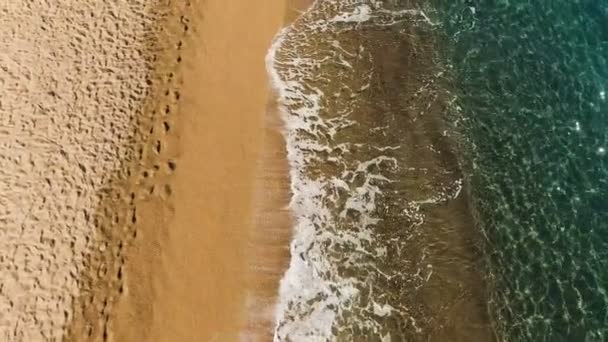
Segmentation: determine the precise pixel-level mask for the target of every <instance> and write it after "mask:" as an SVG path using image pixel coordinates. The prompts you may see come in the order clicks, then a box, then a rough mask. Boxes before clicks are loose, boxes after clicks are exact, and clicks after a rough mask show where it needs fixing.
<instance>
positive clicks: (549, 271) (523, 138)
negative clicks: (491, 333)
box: [436, 0, 608, 341]
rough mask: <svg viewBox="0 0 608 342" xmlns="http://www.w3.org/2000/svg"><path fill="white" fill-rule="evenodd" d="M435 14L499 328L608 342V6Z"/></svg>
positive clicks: (460, 1)
mask: <svg viewBox="0 0 608 342" xmlns="http://www.w3.org/2000/svg"><path fill="white" fill-rule="evenodd" d="M436 8H437V9H438V10H439V13H438V16H437V18H438V19H437V20H438V27H439V28H438V30H439V31H440V32H442V34H444V35H445V37H446V41H445V48H446V50H445V51H444V53H445V56H444V57H445V59H444V63H445V64H446V65H449V66H451V69H450V72H449V74H450V77H451V80H452V83H453V88H454V89H453V92H454V95H455V98H456V101H455V102H454V103H453V106H452V111H451V115H452V119H453V120H454V123H455V124H456V125H457V127H458V129H459V130H460V132H462V136H463V142H464V143H463V147H464V151H466V156H465V158H464V160H465V161H466V163H465V164H466V165H468V167H467V169H468V173H469V175H470V183H471V189H472V190H471V191H472V198H473V200H472V201H473V207H474V210H475V211H476V215H477V219H478V223H479V227H480V228H481V229H482V231H483V232H484V234H485V235H486V237H487V244H486V248H485V250H486V252H487V253H486V254H487V257H488V261H489V266H490V267H489V269H490V273H491V274H490V275H489V276H488V277H489V279H488V283H489V291H490V312H491V314H492V315H493V320H494V321H495V324H496V329H497V330H498V331H499V334H500V336H502V338H504V339H505V340H508V341H604V340H608V293H607V292H608V153H607V152H606V150H608V1H606V0H602V1H592V0H585V1H583V0H581V1H575V0H555V1H549V0H547V1H542V0H536V1H524V0H502V1H465V0H453V1H449V2H444V3H443V4H439V5H436Z"/></svg>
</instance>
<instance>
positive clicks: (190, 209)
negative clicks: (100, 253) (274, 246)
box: [110, 0, 290, 342]
mask: <svg viewBox="0 0 608 342" xmlns="http://www.w3.org/2000/svg"><path fill="white" fill-rule="evenodd" d="M285 11H286V8H285V3H284V2H283V1H274V2H270V1H269V2H252V1H224V0H206V1H192V2H191V5H190V6H189V7H187V8H185V9H184V12H183V13H182V15H183V17H184V20H186V21H187V22H188V24H189V27H190V29H189V30H188V32H187V34H186V36H185V37H184V40H183V44H182V46H181V50H180V51H181V54H180V56H181V58H182V62H181V64H180V67H179V68H178V69H177V72H176V74H175V77H174V78H175V79H176V83H175V87H176V88H175V89H178V90H179V93H180V94H181V97H180V100H179V105H178V106H176V107H172V108H171V110H172V113H174V114H173V115H174V116H175V117H176V119H175V125H174V126H172V127H174V128H175V136H174V138H172V139H173V140H174V143H172V144H169V145H170V146H169V147H170V148H171V149H174V150H173V152H171V153H172V156H173V157H174V158H175V161H176V163H177V164H176V165H177V168H176V170H175V172H174V174H173V176H172V177H171V178H170V179H169V184H170V186H171V189H172V195H171V196H170V198H168V200H167V201H150V200H148V201H144V202H142V203H141V204H138V205H137V209H138V217H139V219H138V223H137V226H140V227H141V230H140V231H141V232H142V233H141V234H140V235H138V238H137V239H136V240H135V241H134V244H133V247H132V249H131V250H130V252H129V253H128V255H127V256H126V257H125V262H126V263H125V270H126V271H125V274H126V279H127V281H126V284H125V295H124V296H122V297H121V301H120V302H119V303H118V305H117V306H116V307H115V308H116V310H115V311H114V313H113V314H112V315H111V319H110V320H111V321H113V324H112V327H113V328H112V329H111V332H110V335H114V336H115V340H117V341H130V340H135V339H137V338H140V339H141V338H143V340H145V341H222V342H223V341H236V340H238V339H239V338H240V337H244V338H245V340H254V339H256V338H257V337H256V336H257V333H256V332H255V331H254V330H256V329H265V331H264V332H263V333H261V334H260V335H259V336H269V335H270V334H271V330H272V321H271V316H272V310H273V308H272V299H268V302H266V303H264V304H265V305H264V307H260V308H259V310H258V311H261V312H264V313H265V314H264V315H261V317H260V321H251V320H249V318H248V313H249V312H248V311H247V305H246V303H247V302H248V300H247V298H249V297H253V296H257V293H258V292H257V288H253V289H252V287H253V285H252V284H253V282H255V284H258V283H259V281H258V280H257V279H253V278H254V277H255V275H256V274H259V273H258V272H256V271H253V272H251V271H252V269H251V268H250V267H251V266H252V265H259V263H257V262H255V261H253V259H254V258H256V257H257V256H256V254H255V253H256V251H257V250H256V249H254V248H251V247H252V243H251V242H252V241H255V240H254V237H255V232H254V222H255V221H256V220H255V219H254V218H255V217H256V214H255V213H254V212H255V210H257V209H259V208H260V204H259V201H258V200H259V197H256V194H257V193H259V187H258V182H257V180H258V172H259V171H260V170H264V169H265V168H264V167H263V166H262V165H260V160H261V159H262V158H263V154H264V153H262V150H263V149H264V147H263V146H265V144H266V141H267V139H266V138H265V137H264V136H265V134H266V132H267V130H266V128H267V124H268V119H267V116H268V112H267V109H268V108H269V106H270V105H269V103H271V102H272V101H271V99H270V96H269V86H268V77H267V73H266V69H265V60H264V59H265V55H266V52H267V50H268V47H269V46H270V44H271V40H272V38H273V37H274V35H275V34H276V33H277V32H278V30H279V29H280V27H281V25H282V23H283V20H284V16H285ZM171 91H173V90H171ZM269 101H270V102H269ZM271 130H273V131H274V132H275V136H274V138H271V139H270V140H271V141H274V142H276V143H277V144H278V145H277V146H278V147H277V146H275V145H273V148H274V149H273V150H272V151H278V153H279V157H278V158H279V170H281V169H280V167H281V166H280V160H284V159H281V157H280V153H284V150H283V149H282V148H281V145H280V144H281V141H280V140H277V139H276V138H277V135H276V134H278V128H277V127H276V126H274V127H273V128H271ZM281 171H284V170H281ZM281 175H284V174H282V173H280V174H279V177H282V176H281ZM272 182H274V180H273V181H272ZM277 182H279V183H280V182H281V178H279V180H278V181H277ZM272 184H275V183H272ZM282 184H286V181H284V182H283V183H282ZM256 198H257V199H256ZM277 198H278V199H279V200H280V199H281V198H286V197H285V196H283V197H277ZM263 199H264V200H265V198H263ZM262 206H264V205H262ZM284 229H285V231H286V232H289V229H290V228H289V226H285V227H284ZM288 242H289V240H288V239H287V241H285V245H284V246H280V247H278V253H279V257H282V258H283V259H284V258H285V257H286V255H285V254H284V252H285V248H286V246H287V244H288ZM256 248H257V247H256ZM281 253H282V254H281ZM271 265H273V266H271V267H274V265H281V262H280V261H276V262H275V261H272V263H271ZM271 273H272V274H273V276H274V278H273V279H274V281H272V282H270V283H269V284H270V285H269V288H270V289H272V290H271V291H270V292H271V293H273V294H275V295H276V290H277V289H278V277H279V275H280V274H282V270H277V271H272V272H271ZM264 291H267V289H264ZM264 296H265V295H264ZM256 313H257V312H256ZM262 320H263V322H262ZM265 340H268V338H266V339H265Z"/></svg>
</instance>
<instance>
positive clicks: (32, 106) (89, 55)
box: [0, 0, 168, 342]
mask: <svg viewBox="0 0 608 342" xmlns="http://www.w3.org/2000/svg"><path fill="white" fill-rule="evenodd" d="M163 3H166V1H164V2H163ZM166 13H168V10H167V7H164V6H161V2H160V1H149V0H132V1H129V2H125V1H119V0H109V1H105V0H104V1H102V0H96V1H86V2H85V1H77V0H54V1H46V0H27V1H25V0H11V1H2V2H0V94H1V97H0V340H1V341H28V342H30V341H31V342H35V341H49V340H52V341H56V340H60V339H61V338H62V336H64V335H69V334H71V333H72V332H73V331H75V330H79V329H75V330H71V329H70V325H69V323H70V321H72V320H73V318H74V317H81V316H83V315H87V316H88V317H91V318H93V319H92V320H89V321H87V322H86V324H81V325H80V328H81V329H80V330H79V331H80V332H83V333H85V334H86V335H89V334H90V335H91V337H89V338H87V339H86V340H95V339H96V336H97V337H101V336H103V330H104V326H105V321H106V320H107V311H108V309H109V308H110V307H111V303H112V300H113V293H114V292H115V291H114V289H116V293H118V289H119V288H120V286H121V283H122V280H121V271H120V257H121V255H122V246H123V245H124V244H127V243H128V240H129V236H132V235H133V231H132V228H133V226H132V224H131V223H130V220H131V219H130V218H128V215H129V210H130V208H131V207H132V206H131V205H130V197H131V196H130V194H129V193H128V192H127V191H126V188H125V186H124V185H125V184H126V183H128V179H130V178H132V177H131V176H129V174H131V175H134V174H136V173H137V172H139V167H138V165H139V163H140V160H141V158H140V156H139V155H138V154H137V153H136V150H137V149H142V150H144V149H147V146H146V142H147V141H148V139H147V137H148V136H149V135H150V134H149V132H148V127H147V124H148V123H149V122H150V120H151V118H150V115H149V114H150V112H148V111H146V110H145V107H146V99H147V98H148V96H149V95H150V94H151V93H152V92H153V91H152V89H153V87H152V86H151V84H152V83H151V82H150V81H151V78H150V76H151V72H152V70H153V68H154V67H153V65H154V60H153V58H154V57H153V56H154V54H155V51H154V50H155V49H158V48H159V47H160V45H159V44H157V43H158V42H159V40H158V38H159V37H160V36H159V34H160V33H159V31H157V27H159V26H158V24H159V22H160V21H162V18H163V17H164V16H165V15H166ZM104 203H106V204H107V203H113V206H112V208H106V209H110V210H100V209H101V208H103V207H104ZM99 289H105V290H108V291H105V292H104V293H101V292H100V291H99ZM102 292H103V291H102ZM86 335H85V336H86ZM94 335H95V336H94ZM80 340H83V339H80Z"/></svg>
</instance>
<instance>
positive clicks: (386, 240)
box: [268, 0, 491, 341]
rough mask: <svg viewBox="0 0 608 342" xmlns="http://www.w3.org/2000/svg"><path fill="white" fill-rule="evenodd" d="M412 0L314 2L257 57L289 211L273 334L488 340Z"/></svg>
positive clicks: (429, 45)
mask: <svg viewBox="0 0 608 342" xmlns="http://www.w3.org/2000/svg"><path fill="white" fill-rule="evenodd" d="M434 30H435V24H434V23H433V22H431V20H430V19H429V18H428V17H427V16H426V14H425V8H424V7H423V6H421V5H419V4H418V3H416V2H411V1H409V2H408V1H401V2H388V1H387V2H380V1H332V0H325V1H317V2H315V4H314V5H313V7H312V8H311V9H310V10H309V11H308V12H307V13H306V14H304V15H303V16H302V17H300V18H299V19H298V20H297V21H296V22H295V23H294V24H293V25H292V26H290V27H288V28H287V29H285V30H284V31H283V32H281V33H280V34H279V35H278V37H277V40H276V41H275V44H274V45H273V47H272V49H271V51H270V53H269V56H268V69H269V71H270V73H271V76H272V80H273V85H274V86H275V88H276V89H277V92H278V97H279V103H280V104H281V106H282V113H283V119H284V122H285V138H286V143H287V149H288V160H289V164H290V176H291V190H292V193H293V198H292V200H291V204H290V209H291V211H292V213H293V215H294V219H295V228H294V238H293V241H292V243H291V262H290V266H289V269H288V270H287V273H286V274H285V276H284V278H283V280H282V283H281V290H280V303H279V305H278V308H277V327H276V331H275V340H277V341H326V340H339V341H381V340H382V341H403V340H407V341H427V340H437V341H445V340H447V338H449V339H450V340H452V341H468V340H476V341H483V340H491V338H490V336H491V333H490V330H489V323H488V322H489V321H488V317H487V314H486V305H485V302H484V295H483V285H482V281H481V273H480V272H479V266H480V265H479V262H478V260H479V258H478V255H477V252H478V250H477V248H476V246H475V243H476V239H475V235H476V234H474V230H473V221H472V218H471V216H470V214H469V212H470V211H469V210H468V207H467V206H468V204H467V203H468V202H467V199H466V196H465V192H464V191H462V190H463V188H462V187H463V182H462V176H461V172H460V170H459V167H458V163H457V161H456V158H455V155H454V154H453V151H452V150H451V148H450V144H449V134H448V132H447V131H446V129H447V127H445V126H444V125H443V121H442V120H441V115H440V114H441V113H443V111H444V109H445V108H446V106H447V103H446V99H448V97H446V93H445V91H444V90H443V89H444V86H443V85H442V83H441V80H442V76H441V72H440V69H439V68H437V66H436V64H435V61H434V60H433V58H432V57H433V56H434V55H435V51H436V47H435V43H436V41H435V38H434V37H435V36H436V33H435V32H434Z"/></svg>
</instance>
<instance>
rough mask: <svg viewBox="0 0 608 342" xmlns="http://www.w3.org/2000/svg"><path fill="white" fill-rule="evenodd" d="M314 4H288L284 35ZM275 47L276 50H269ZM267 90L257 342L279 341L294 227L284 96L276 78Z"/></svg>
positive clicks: (254, 296) (255, 288)
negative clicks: (277, 328)
mask: <svg viewBox="0 0 608 342" xmlns="http://www.w3.org/2000/svg"><path fill="white" fill-rule="evenodd" d="M312 2H313V0H295V1H291V2H290V3H289V4H287V5H286V8H285V13H284V23H283V26H282V28H281V29H284V28H285V27H287V26H289V25H291V23H292V22H293V21H294V20H296V19H297V17H298V16H299V15H301V13H302V12H303V11H305V10H306V8H308V7H309V6H310V5H311V4H312ZM279 33H280V30H277V32H276V33H275V36H274V38H273V39H276V35H278V34H279ZM270 47H271V44H269V45H268V49H269V48H270ZM268 49H267V51H266V53H265V55H264V56H265V57H266V55H267V53H268ZM266 68H267V66H266ZM266 71H267V73H268V72H270V71H269V70H266ZM267 84H268V87H269V92H268V94H269V95H268V105H267V110H266V115H265V125H264V138H263V148H262V154H261V157H260V159H259V165H258V167H257V170H258V171H257V175H256V180H255V198H254V201H255V203H254V207H255V209H254V228H253V229H252V232H251V236H250V240H249V241H248V247H247V251H248V255H249V257H248V263H249V266H248V278H247V283H248V293H247V298H246V305H247V326H246V328H245V330H244V332H243V334H244V335H243V336H242V337H243V338H245V337H247V340H253V341H269V340H272V338H273V335H274V328H275V324H276V309H277V305H278V300H279V288H280V282H281V280H282V279H283V277H284V275H285V272H286V271H287V268H288V266H289V261H290V258H291V255H290V243H291V240H292V238H293V227H294V222H293V218H292V212H291V211H290V209H289V202H290V200H291V196H292V194H291V189H290V186H291V180H290V172H289V164H288V161H287V146H286V141H285V138H284V130H285V127H284V124H285V123H284V122H283V119H282V118H281V113H280V108H279V104H278V102H277V100H278V94H276V93H275V90H273V89H272V85H271V80H270V75H267Z"/></svg>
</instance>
